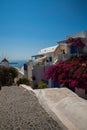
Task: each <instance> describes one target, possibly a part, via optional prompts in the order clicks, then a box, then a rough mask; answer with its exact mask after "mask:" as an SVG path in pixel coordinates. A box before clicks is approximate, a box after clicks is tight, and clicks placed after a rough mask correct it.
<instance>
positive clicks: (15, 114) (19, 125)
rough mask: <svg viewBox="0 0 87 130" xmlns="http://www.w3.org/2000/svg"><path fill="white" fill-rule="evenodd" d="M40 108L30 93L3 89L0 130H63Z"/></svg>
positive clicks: (0, 104)
mask: <svg viewBox="0 0 87 130" xmlns="http://www.w3.org/2000/svg"><path fill="white" fill-rule="evenodd" d="M60 124H61V123H57V122H56V121H54V120H53V119H52V118H51V117H50V115H48V114H47V112H46V111H45V110H44V109H43V108H42V107H41V105H40V104H39V102H38V99H37V98H36V96H35V94H34V93H33V92H32V91H27V90H26V89H24V88H22V87H16V86H12V87H3V88H2V90H1V91H0V130H63V127H62V125H60Z"/></svg>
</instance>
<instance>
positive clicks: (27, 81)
mask: <svg viewBox="0 0 87 130" xmlns="http://www.w3.org/2000/svg"><path fill="white" fill-rule="evenodd" d="M20 84H25V85H30V82H29V80H28V79H27V78H20V79H19V80H18V81H17V85H20Z"/></svg>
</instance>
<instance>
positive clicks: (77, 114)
mask: <svg viewBox="0 0 87 130" xmlns="http://www.w3.org/2000/svg"><path fill="white" fill-rule="evenodd" d="M25 88H28V87H25ZM31 91H33V92H34V93H35V94H36V95H37V97H38V99H39V101H40V103H41V105H42V106H43V107H44V109H45V110H46V111H47V112H48V113H49V114H50V115H51V116H52V117H53V118H54V119H55V120H56V121H57V122H58V123H59V121H60V123H61V122H62V123H63V124H64V126H65V128H67V129H68V130H87V116H86V115H87V101H86V100H84V99H82V98H80V97H78V96H77V95H76V94H75V93H73V92H72V91H70V90H69V89H67V88H49V89H39V90H31Z"/></svg>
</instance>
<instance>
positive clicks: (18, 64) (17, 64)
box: [9, 60, 27, 68]
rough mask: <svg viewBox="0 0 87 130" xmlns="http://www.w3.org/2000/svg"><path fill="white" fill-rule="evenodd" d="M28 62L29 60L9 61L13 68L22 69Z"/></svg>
mask: <svg viewBox="0 0 87 130" xmlns="http://www.w3.org/2000/svg"><path fill="white" fill-rule="evenodd" d="M26 62H27V60H15V61H9V65H10V66H12V67H17V68H22V67H23V66H24V64H25V63H26Z"/></svg>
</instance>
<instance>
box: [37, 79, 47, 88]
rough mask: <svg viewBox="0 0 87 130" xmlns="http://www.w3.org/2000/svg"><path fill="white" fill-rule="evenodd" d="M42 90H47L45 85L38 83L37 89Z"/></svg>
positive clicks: (41, 82)
mask: <svg viewBox="0 0 87 130" xmlns="http://www.w3.org/2000/svg"><path fill="white" fill-rule="evenodd" d="M43 88H47V85H46V83H44V82H43V81H40V82H39V83H38V89H43Z"/></svg>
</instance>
